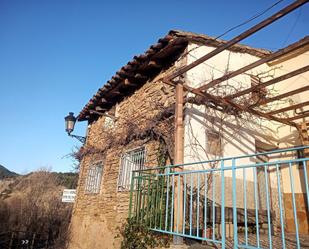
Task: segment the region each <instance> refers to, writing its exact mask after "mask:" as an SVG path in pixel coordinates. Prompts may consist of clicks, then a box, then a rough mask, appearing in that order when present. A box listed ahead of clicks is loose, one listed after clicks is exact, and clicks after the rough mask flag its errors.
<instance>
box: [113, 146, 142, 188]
mask: <svg viewBox="0 0 309 249" xmlns="http://www.w3.org/2000/svg"><path fill="white" fill-rule="evenodd" d="M145 158H146V156H145V148H144V147H143V148H139V149H135V150H131V151H128V152H126V153H125V154H123V155H122V157H121V162H120V169H119V178H118V191H122V190H129V189H130V185H131V178H132V171H133V170H140V169H144V164H145Z"/></svg>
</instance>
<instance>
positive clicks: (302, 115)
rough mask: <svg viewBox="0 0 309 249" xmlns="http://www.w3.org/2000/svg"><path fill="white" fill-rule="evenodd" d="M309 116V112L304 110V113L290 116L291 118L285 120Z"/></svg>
mask: <svg viewBox="0 0 309 249" xmlns="http://www.w3.org/2000/svg"><path fill="white" fill-rule="evenodd" d="M307 117H309V112H308V111H307V112H304V113H303V114H301V115H297V116H293V117H290V118H285V119H284V120H285V121H288V122H289V121H293V120H297V119H301V118H307Z"/></svg>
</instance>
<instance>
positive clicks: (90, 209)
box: [69, 79, 174, 249]
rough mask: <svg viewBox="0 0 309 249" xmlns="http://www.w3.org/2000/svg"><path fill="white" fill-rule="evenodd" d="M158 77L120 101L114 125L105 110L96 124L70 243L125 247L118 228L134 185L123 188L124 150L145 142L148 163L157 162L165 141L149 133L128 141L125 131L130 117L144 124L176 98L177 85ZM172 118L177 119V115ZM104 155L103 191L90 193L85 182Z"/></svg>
mask: <svg viewBox="0 0 309 249" xmlns="http://www.w3.org/2000/svg"><path fill="white" fill-rule="evenodd" d="M154 81H156V79H154V80H153V81H151V82H148V83H146V84H144V85H143V86H142V87H141V88H140V89H139V90H137V91H136V92H135V93H133V94H132V95H131V96H129V97H127V98H125V99H124V100H123V101H121V102H120V103H118V104H117V107H116V117H117V120H116V121H115V122H114V124H113V125H109V126H108V127H107V126H106V118H105V117H103V116H102V117H101V118H99V119H98V120H97V121H95V122H93V123H92V124H91V126H90V128H89V131H88V138H87V143H86V145H85V149H84V150H86V149H87V148H88V152H87V153H85V156H84V158H83V160H82V162H81V169H80V178H79V184H78V188H77V199H76V203H75V206H74V211H73V217H72V222H71V230H70V231H71V240H70V245H69V248H70V249H78V248H92V249H96V248H97V249H105V248H106V249H111V248H119V247H120V242H121V238H115V237H116V235H117V230H118V229H117V228H118V227H120V226H121V225H122V224H123V223H124V222H125V221H126V218H127V217H128V206H129V191H118V189H117V181H118V175H119V166H120V158H121V155H122V154H123V153H124V152H126V151H129V150H132V149H135V148H138V147H139V146H145V149H146V167H152V166H156V165H157V164H158V162H157V152H158V146H159V142H158V141H157V140H156V139H150V138H149V137H144V138H139V139H133V140H131V141H123V140H122V139H121V138H122V136H127V135H130V134H128V133H130V129H128V128H127V127H125V126H126V125H127V121H128V120H131V121H133V124H132V125H134V126H137V127H139V128H143V126H146V125H147V122H149V120H152V119H153V117H154V116H156V115H157V114H158V112H159V110H158V108H157V107H158V105H159V106H160V107H161V106H163V107H168V106H170V105H172V104H173V103H174V88H173V87H171V86H167V85H165V84H163V83H161V82H156V83H154ZM168 122H171V125H173V124H172V123H173V118H171V119H170V120H169V121H168ZM135 128H136V127H135ZM170 135H171V137H173V135H172V134H170ZM113 136H114V137H113ZM111 140H112V141H111ZM115 140H117V141H118V144H117V145H115V144H113V142H114V141H115ZM124 140H125V139H124ZM89 148H90V149H89ZM98 160H100V161H102V162H103V165H104V169H103V177H102V181H101V187H100V192H99V193H98V194H87V193H85V184H86V179H87V175H88V170H89V167H90V166H91V165H92V164H93V163H94V162H96V161H98Z"/></svg>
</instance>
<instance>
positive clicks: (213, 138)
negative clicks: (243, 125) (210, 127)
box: [206, 131, 222, 156]
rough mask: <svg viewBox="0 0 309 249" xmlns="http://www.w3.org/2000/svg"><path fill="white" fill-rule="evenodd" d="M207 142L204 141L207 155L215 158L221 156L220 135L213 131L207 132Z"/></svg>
mask: <svg viewBox="0 0 309 249" xmlns="http://www.w3.org/2000/svg"><path fill="white" fill-rule="evenodd" d="M206 136H207V138H206V139H207V140H206V148H207V152H208V153H209V154H212V155H215V156H221V154H222V148H221V139H220V134H219V133H218V132H215V131H211V132H210V131H207V132H206Z"/></svg>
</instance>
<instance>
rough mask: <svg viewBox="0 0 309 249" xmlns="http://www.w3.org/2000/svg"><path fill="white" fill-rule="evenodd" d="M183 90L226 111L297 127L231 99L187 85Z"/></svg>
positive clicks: (169, 82) (168, 82) (170, 83)
mask: <svg viewBox="0 0 309 249" xmlns="http://www.w3.org/2000/svg"><path fill="white" fill-rule="evenodd" d="M163 82H164V83H166V84H169V85H174V86H175V83H173V82H172V81H167V80H166V79H165V80H163ZM183 88H184V89H185V90H187V91H189V92H191V93H194V94H196V95H198V96H201V97H202V98H203V99H205V101H212V102H214V103H215V104H217V105H218V106H221V107H222V108H225V109H228V108H232V109H235V110H237V111H240V112H248V113H251V114H253V115H255V116H260V117H264V118H266V119H269V120H273V121H276V122H279V123H282V124H286V125H289V126H296V124H295V123H294V122H290V121H288V120H286V119H282V118H278V117H276V116H273V115H269V114H267V113H264V112H261V111H257V110H254V109H252V108H249V107H247V106H243V105H239V104H237V103H234V102H233V101H232V100H230V99H224V98H221V97H216V96H213V95H211V94H209V93H206V92H202V91H200V90H198V89H195V88H192V87H189V86H187V85H183Z"/></svg>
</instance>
